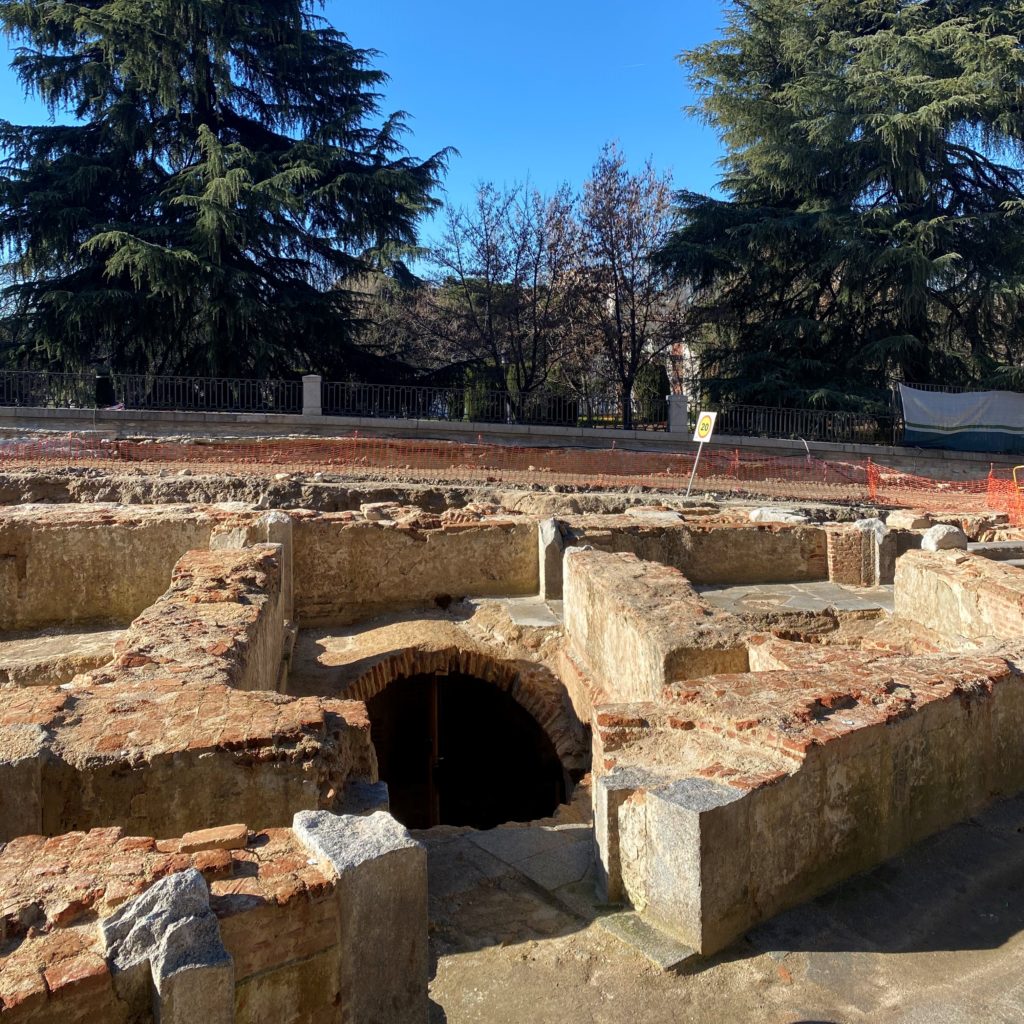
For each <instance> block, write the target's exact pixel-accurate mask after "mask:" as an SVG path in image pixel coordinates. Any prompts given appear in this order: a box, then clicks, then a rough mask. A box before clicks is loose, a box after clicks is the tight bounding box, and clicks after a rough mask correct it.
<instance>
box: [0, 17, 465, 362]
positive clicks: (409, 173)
mask: <svg viewBox="0 0 1024 1024" xmlns="http://www.w3.org/2000/svg"><path fill="white" fill-rule="evenodd" d="M0 24H2V26H3V28H4V30H5V31H6V32H7V33H8V34H9V35H10V36H12V37H13V38H15V39H17V40H19V41H20V42H21V44H22V45H21V46H20V48H19V49H18V51H17V55H16V57H15V60H14V67H15V69H16V71H17V73H18V75H19V77H20V79H21V82H22V83H23V85H24V87H25V88H26V90H27V91H28V92H30V93H35V94H37V95H38V96H40V97H41V98H42V99H43V100H44V101H45V103H46V104H47V105H48V106H49V108H50V110H51V111H52V112H53V113H54V114H57V115H60V114H70V115H71V117H69V118H68V120H69V121H70V123H68V124H62V123H49V124H45V125H35V126H20V125H14V124H10V123H7V122H3V123H0V148H2V149H3V152H4V160H3V163H2V165H0V239H2V242H3V248H4V254H5V257H6V263H5V265H4V276H5V282H4V283H5V285H6V289H5V292H4V306H3V310H2V313H3V324H4V327H5V329H6V330H8V331H9V332H10V334H11V337H12V338H13V342H14V345H15V348H16V351H17V352H18V353H19V358H20V360H21V361H22V362H23V363H32V364H35V365H40V364H45V365H51V366H62V367H69V368H70V367H75V366H86V365H88V364H90V363H92V362H95V361H97V360H100V361H104V362H107V363H109V365H110V367H111V368H112V369H115V370H122V371H129V370H131V371H147V372H162V373H167V372H192V373H207V374H230V375H244V374H252V375H257V374H277V373H286V372H288V371H291V370H295V369H297V368H311V369H319V370H322V371H326V372H332V371H334V372H336V371H339V370H340V369H341V368H342V367H343V366H344V363H345V358H346V355H345V354H346V349H347V347H348V346H349V344H350V342H351V339H352V337H353V328H354V326H355V325H354V323H353V311H352V308H351V291H350V290H349V289H347V288H345V287H343V286H341V285H344V282H345V281H346V280H348V279H350V278H352V277H354V276H357V275H360V274H362V273H365V272H366V271H367V270H368V269H370V268H371V267H374V266H381V265H383V264H385V263H386V262H387V261H388V260H390V259H394V258H396V257H397V256H399V255H400V254H401V253H402V251H403V250H405V249H407V248H408V247H411V246H413V245H414V244H415V242H416V230H415V229H416V223H417V219H418V218H419V217H420V215H421V214H422V213H423V212H424V211H429V210H431V209H433V208H434V207H435V206H436V205H437V201H436V200H435V199H434V198H433V196H432V190H433V189H434V188H435V186H436V185H437V183H438V180H439V175H440V173H441V172H442V170H443V165H444V162H445V158H446V153H439V154H437V155H435V156H433V157H431V158H429V159H427V160H422V161H420V160H416V159H413V158H412V157H410V156H409V155H408V154H407V153H406V151H405V149H404V147H403V145H402V136H403V133H404V131H405V124H404V118H403V115H402V114H393V115H391V116H390V117H383V116H381V114H380V112H379V102H380V94H379V90H380V88H381V87H382V85H383V83H384V82H385V75H384V74H383V73H382V72H381V71H380V70H377V69H375V68H374V67H373V66H372V61H373V59H374V57H375V54H374V53H373V52H372V51H368V50H360V49H356V48H354V47H353V46H352V45H350V43H349V42H348V41H347V39H346V37H345V36H344V35H343V34H342V33H340V32H338V31H336V30H335V29H334V28H332V27H331V26H330V25H329V24H327V23H326V22H325V21H324V20H323V19H322V18H321V17H320V16H318V15H317V14H316V13H315V12H314V11H312V10H311V9H310V4H309V2H308V0H263V2H258V0H247V2H243V3H229V2H223V0H81V2H77V3H69V2H60V0H45V2H42V3H40V2H38V0H0Z"/></svg>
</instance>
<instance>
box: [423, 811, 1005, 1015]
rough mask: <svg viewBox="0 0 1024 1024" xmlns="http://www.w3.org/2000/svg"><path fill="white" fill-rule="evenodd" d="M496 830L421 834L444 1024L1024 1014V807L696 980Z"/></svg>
mask: <svg viewBox="0 0 1024 1024" xmlns="http://www.w3.org/2000/svg"><path fill="white" fill-rule="evenodd" d="M532 827H534V828H536V827H537V826H532ZM500 831H501V830H495V832H500ZM488 835H490V834H488V833H470V832H452V831H450V830H445V829H438V830H432V831H431V832H429V833H421V834H420V837H421V838H423V839H424V840H425V841H426V843H427V845H428V848H429V851H430V912H431V947H432V952H433V956H434V960H435V966H434V979H433V981H432V983H431V990H430V991H431V1000H432V1005H431V1021H432V1024H441V1022H447V1024H556V1022H557V1024H562V1022H573V1024H576V1022H579V1024H639V1022H643V1024H680V1022H687V1024H689V1022H692V1024H735V1022H743V1024H746V1022H768V1024H798V1022H803V1024H811V1022H818V1024H861V1022H892V1024H968V1022H970V1024H980V1022H985V1024H1011V1022H1020V1021H1024V798H1018V799H1016V800H1012V801H1008V802H1006V803H1004V804H1002V805H999V806H997V807H996V808H994V809H993V810H991V811H989V812H987V813H986V814H985V815H983V816H981V817H979V818H976V819H973V820H971V821H969V822H966V823H964V824H962V825H959V826H957V827H956V828H954V829H951V830H949V831H948V832H946V833H943V834H942V835H940V836H937V837H935V838H933V839H931V840H928V841H927V842H925V843H922V844H920V845H919V846H917V847H915V848H914V849H912V850H911V851H909V852H908V853H907V854H905V855H904V856H902V857H900V858H897V859H896V860H894V861H890V862H888V863H887V864H884V865H882V866H881V867H880V868H878V869H877V870H875V871H873V872H871V873H870V874H868V875H865V876H862V877H860V878H856V879H853V880H851V881H849V882H847V883H845V884H844V885H842V886H841V887H839V888H838V889H836V890H833V891H832V892H831V893H828V894H826V895H825V896H823V897H821V898H819V899H818V900H815V901H813V902H811V903H809V904H806V905H805V906H802V907H798V908H795V909H794V910H791V911H789V912H787V913H785V914H782V915H780V916H779V917H777V918H775V919H774V920H773V921H770V922H768V923H767V924H765V925H762V926H760V927H759V928H757V929H755V930H754V931H753V932H751V933H750V934H749V935H748V936H747V937H746V938H745V939H744V940H743V941H742V942H740V943H739V944H737V945H736V946H735V947H733V948H732V949H730V950H729V951H728V952H727V953H726V954H724V955H722V956H720V957H718V958H716V959H715V960H713V961H711V962H709V963H703V964H700V965H699V966H698V967H696V968H694V969H691V970H687V971H686V972H685V973H672V972H667V973H666V972H662V971H661V970H660V969H659V968H657V967H655V966H654V965H653V964H651V963H650V962H649V961H648V960H647V959H646V958H645V957H644V956H643V955H642V954H641V953H640V952H638V951H637V950H636V949H634V948H632V947H631V946H629V945H627V944H626V943H624V942H622V941H620V940H619V939H618V938H616V937H615V936H613V935H612V934H610V933H609V932H608V931H607V930H606V929H605V928H604V927H603V926H602V924H601V923H600V921H599V920H594V919H592V915H586V914H583V915H581V914H579V913H574V912H572V911H571V910H569V909H568V907H567V906H566V905H565V903H564V901H562V900H560V899H558V898H557V895H554V896H553V895H552V894H551V893H550V892H548V891H547V890H545V888H544V887H543V886H541V885H538V884H537V883H536V882H535V881H533V880H532V879H531V878H529V877H527V876H526V875H525V874H524V873H523V872H522V871H519V870H517V869H516V868H515V867H514V866H512V865H510V864H509V863H508V862H507V861H506V860H505V859H503V857H504V846H503V842H504V840H499V839H492V840H487V841H488V842H489V843H490V846H491V850H493V851H496V852H497V854H499V855H498V856H496V855H495V853H493V852H490V851H489V850H485V849H482V848H481V846H480V844H479V842H477V841H476V840H475V839H474V837H476V839H479V838H480V837H482V836H488ZM564 848H565V849H567V850H570V849H572V846H571V845H569V844H566V845H565V847H564ZM588 917H590V919H588Z"/></svg>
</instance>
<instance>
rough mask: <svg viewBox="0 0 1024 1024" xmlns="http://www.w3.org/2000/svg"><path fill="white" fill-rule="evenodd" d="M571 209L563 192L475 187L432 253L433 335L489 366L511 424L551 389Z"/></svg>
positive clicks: (561, 325) (569, 264) (568, 267)
mask: <svg viewBox="0 0 1024 1024" xmlns="http://www.w3.org/2000/svg"><path fill="white" fill-rule="evenodd" d="M573 207H574V202H573V199H572V197H571V195H570V193H569V191H568V189H566V188H562V189H560V190H559V191H558V192H557V193H556V194H555V195H554V196H552V197H551V198H549V199H545V198H544V197H542V196H541V195H540V193H539V192H537V191H536V190H532V189H529V188H527V187H524V186H518V185H517V186H513V187H512V188H509V189H504V190H500V189H498V188H496V187H495V186H494V185H490V184H485V185H481V186H480V188H479V189H478V190H477V194H476V200H475V203H474V205H473V206H472V207H471V208H469V209H455V210H449V213H448V221H447V224H446V226H445V231H444V234H443V236H442V238H441V241H440V243H439V244H438V245H437V246H436V247H435V248H434V249H433V250H432V252H431V259H432V261H433V262H434V264H435V266H436V268H437V270H438V271H439V279H438V280H437V281H436V285H435V287H434V288H433V289H432V294H433V298H434V305H435V309H434V317H433V325H432V330H433V332H434V333H435V334H436V335H437V336H438V340H439V341H444V342H447V344H448V345H449V346H450V347H451V349H452V350H453V352H454V353H459V354H461V355H462V356H463V357H464V358H474V359H477V360H479V361H480V362H481V363H482V364H483V365H485V366H486V367H487V369H488V372H489V374H490V376H491V378H492V380H493V383H494V384H495V385H496V386H497V387H499V388H501V389H503V390H507V391H508V393H509V395H510V401H511V403H512V406H513V408H512V410H510V412H511V414H512V415H513V416H518V414H519V413H520V412H521V410H522V405H523V402H524V401H525V400H526V399H527V398H528V396H529V395H530V394H531V393H533V392H535V391H536V390H537V389H539V388H540V387H542V386H543V385H544V384H545V383H546V382H547V380H548V378H549V376H550V374H551V371H552V369H553V367H554V366H555V364H556V362H557V360H558V357H559V352H560V349H561V347H562V344H563V340H564V333H565V329H566V317H565V309H564V297H565V294H566V281H567V277H568V275H569V274H571V272H572V268H573V264H574V260H573V258H572V250H573V246H574V241H575V232H574V222H573Z"/></svg>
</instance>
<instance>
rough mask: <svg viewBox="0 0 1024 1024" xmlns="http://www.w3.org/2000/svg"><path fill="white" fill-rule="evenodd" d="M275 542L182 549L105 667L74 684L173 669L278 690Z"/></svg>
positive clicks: (282, 628)
mask: <svg viewBox="0 0 1024 1024" xmlns="http://www.w3.org/2000/svg"><path fill="white" fill-rule="evenodd" d="M281 553H282V548H281V546H280V545H278V544H260V545H256V546H254V547H247V548H241V549H225V550H215V551H190V552H188V553H187V554H186V555H184V556H183V557H182V558H181V559H179V561H178V562H177V564H176V565H175V567H174V570H173V572H172V574H171V584H170V586H169V587H168V589H167V590H166V591H165V593H164V594H163V595H161V597H160V598H159V599H158V600H157V601H156V602H155V603H154V604H153V605H151V606H150V607H149V608H147V609H146V610H145V611H144V612H143V613H142V614H141V615H140V616H139V617H138V618H136V619H135V621H134V622H133V623H132V624H131V626H130V627H129V629H128V630H127V631H126V633H125V634H124V636H123V637H122V638H121V639H120V640H118V642H117V644H116V645H115V648H114V659H113V661H111V662H110V663H109V665H106V666H104V667H103V668H101V669H97V670H94V671H93V672H91V673H88V675H86V676H84V677H80V678H79V679H78V683H79V684H84V683H92V684H100V683H103V684H107V683H112V684H117V685H123V684H126V683H138V682H139V681H141V680H143V679H146V678H148V677H152V676H167V675H176V676H180V677H183V678H187V681H188V683H189V684H190V685H193V686H198V685H211V684H220V685H222V686H231V687H233V688H235V689H239V690H278V689H280V687H281V683H282V681H283V679H282V676H283V667H282V663H283V659H284V654H285V638H286V633H287V624H286V621H285V618H284V613H283V603H284V602H283V595H282V592H281Z"/></svg>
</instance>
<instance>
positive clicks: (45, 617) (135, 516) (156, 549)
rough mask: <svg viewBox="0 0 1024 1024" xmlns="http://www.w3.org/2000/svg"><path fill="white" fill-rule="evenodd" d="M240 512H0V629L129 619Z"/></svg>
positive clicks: (44, 508) (26, 508)
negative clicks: (185, 559)
mask: <svg viewBox="0 0 1024 1024" xmlns="http://www.w3.org/2000/svg"><path fill="white" fill-rule="evenodd" d="M246 515H247V513H244V512H241V511H233V510H231V509H230V508H225V507H220V508H218V507H217V506H209V507H203V506H188V505H183V506H167V505H164V506H144V505H139V506H104V505H91V506H89V505H87V506H49V505H40V506H33V505H19V506H14V507H9V508H4V509H0V630H19V629H38V628H40V627H43V626H49V625H58V624H59V625H70V624H72V623H108V622H109V623H127V622H130V621H131V620H132V619H133V618H135V616H137V615H138V614H139V613H140V612H141V611H142V610H143V609H144V608H146V607H148V606H149V605H151V604H152V603H153V602H154V601H155V600H156V599H157V598H158V597H159V596H160V595H161V594H162V593H163V592H164V590H165V589H166V588H167V582H168V580H169V579H170V578H171V571H172V569H173V568H174V564H175V563H176V562H177V560H178V559H179V558H180V557H181V556H182V555H183V554H184V553H185V552H186V551H191V550H194V549H196V548H205V547H207V546H208V545H209V543H210V537H211V534H212V532H213V530H214V529H215V527H217V526H218V525H219V524H227V523H231V522H235V521H239V520H240V519H244V518H245V517H246ZM248 516H249V517H250V518H251V517H252V513H248Z"/></svg>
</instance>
